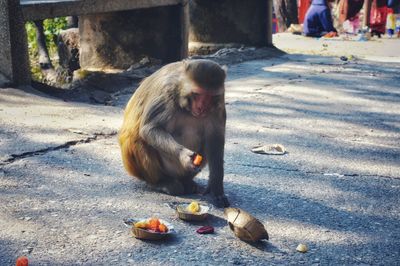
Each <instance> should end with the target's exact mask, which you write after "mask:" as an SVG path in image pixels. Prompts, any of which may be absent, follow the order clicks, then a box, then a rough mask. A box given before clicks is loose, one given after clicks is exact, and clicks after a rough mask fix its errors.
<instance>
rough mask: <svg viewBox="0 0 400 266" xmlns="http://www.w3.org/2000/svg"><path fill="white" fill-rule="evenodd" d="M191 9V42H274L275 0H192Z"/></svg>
mask: <svg viewBox="0 0 400 266" xmlns="http://www.w3.org/2000/svg"><path fill="white" fill-rule="evenodd" d="M189 10H190V28H189V42H200V43H214V44H229V43H230V44H232V43H236V44H245V45H251V46H258V47H260V46H270V45H272V31H271V30H270V28H271V27H272V16H270V15H269V11H270V10H272V1H271V0H248V1H243V0H192V1H190V8H189ZM271 29H272V28H271ZM270 35H271V36H270Z"/></svg>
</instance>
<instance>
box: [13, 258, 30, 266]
mask: <svg viewBox="0 0 400 266" xmlns="http://www.w3.org/2000/svg"><path fill="white" fill-rule="evenodd" d="M16 266H28V258H27V257H25V256H21V257H18V259H17V262H16Z"/></svg>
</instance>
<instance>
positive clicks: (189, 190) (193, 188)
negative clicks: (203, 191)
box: [182, 179, 199, 194]
mask: <svg viewBox="0 0 400 266" xmlns="http://www.w3.org/2000/svg"><path fill="white" fill-rule="evenodd" d="M182 183H183V187H184V189H185V194H194V193H198V192H199V187H198V185H197V184H196V182H194V181H193V180H192V179H189V180H185V181H183V182H182Z"/></svg>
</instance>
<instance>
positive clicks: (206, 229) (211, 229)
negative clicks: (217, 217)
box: [196, 225, 214, 235]
mask: <svg viewBox="0 0 400 266" xmlns="http://www.w3.org/2000/svg"><path fill="white" fill-rule="evenodd" d="M196 232H197V233H198V234H202V235H204V234H212V233H214V227H212V226H209V225H206V226H202V227H200V228H199V229H197V230H196Z"/></svg>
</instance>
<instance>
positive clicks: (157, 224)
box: [124, 218, 174, 240]
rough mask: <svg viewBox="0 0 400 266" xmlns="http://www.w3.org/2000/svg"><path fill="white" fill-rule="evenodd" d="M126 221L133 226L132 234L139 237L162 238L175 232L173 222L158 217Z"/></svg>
mask: <svg viewBox="0 0 400 266" xmlns="http://www.w3.org/2000/svg"><path fill="white" fill-rule="evenodd" d="M124 223H125V224H126V225H127V226H132V234H133V236H134V237H135V238H138V239H146V240H160V239H163V238H165V237H167V236H168V235H170V234H172V233H173V232H174V228H173V226H172V225H171V224H169V223H168V222H166V221H164V220H162V219H158V218H149V219H139V220H135V219H126V220H125V221H124Z"/></svg>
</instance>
